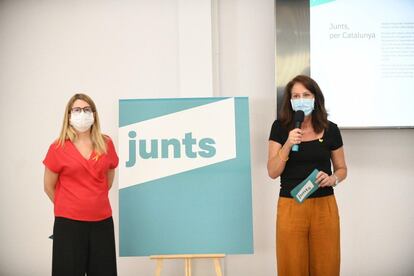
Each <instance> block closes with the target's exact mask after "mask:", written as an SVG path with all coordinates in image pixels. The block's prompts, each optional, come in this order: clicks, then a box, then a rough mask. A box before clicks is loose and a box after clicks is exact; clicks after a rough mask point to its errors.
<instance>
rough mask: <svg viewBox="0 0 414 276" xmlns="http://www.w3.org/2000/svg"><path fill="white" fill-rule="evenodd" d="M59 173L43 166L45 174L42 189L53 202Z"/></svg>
mask: <svg viewBox="0 0 414 276" xmlns="http://www.w3.org/2000/svg"><path fill="white" fill-rule="evenodd" d="M58 177H59V174H57V173H54V172H52V171H51V170H49V169H48V168H47V167H46V166H45V175H44V178H43V180H44V189H45V193H46V194H47V196H48V197H49V198H50V200H51V201H52V202H53V203H54V202H55V188H56V182H57V180H58Z"/></svg>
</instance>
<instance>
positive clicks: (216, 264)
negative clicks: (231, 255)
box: [214, 258, 223, 276]
mask: <svg viewBox="0 0 414 276" xmlns="http://www.w3.org/2000/svg"><path fill="white" fill-rule="evenodd" d="M214 268H215V269H216V276H223V274H222V273H221V265H220V260H219V259H218V258H215V259H214Z"/></svg>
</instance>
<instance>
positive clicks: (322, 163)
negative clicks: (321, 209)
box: [269, 120, 343, 197]
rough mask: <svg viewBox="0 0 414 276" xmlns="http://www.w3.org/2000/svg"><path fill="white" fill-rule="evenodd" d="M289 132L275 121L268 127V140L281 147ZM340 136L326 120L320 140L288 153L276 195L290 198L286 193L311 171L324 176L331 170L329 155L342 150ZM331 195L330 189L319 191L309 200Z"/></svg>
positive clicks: (325, 188) (320, 189) (333, 125)
mask: <svg viewBox="0 0 414 276" xmlns="http://www.w3.org/2000/svg"><path fill="white" fill-rule="evenodd" d="M288 135H289V131H288V130H287V129H286V128H284V127H283V126H282V124H281V123H280V121H279V120H276V121H275V122H274V123H273V125H272V130H271V132H270V137H269V140H272V141H275V142H277V143H279V144H281V145H282V146H283V145H284V144H285V142H286V140H287V138H288ZM342 145H343V143H342V137H341V133H340V131H339V128H338V126H337V125H336V124H334V123H332V122H331V121H329V126H328V129H325V131H324V134H323V137H322V138H321V139H316V140H312V141H306V142H302V143H300V144H299V151H297V152H294V151H291V152H290V154H289V160H288V161H287V162H286V166H285V169H284V170H283V172H282V175H281V176H280V183H281V185H280V186H281V189H280V196H282V197H292V196H291V195H290V191H291V190H293V188H295V187H296V185H298V184H299V183H300V182H302V180H304V179H305V178H306V177H308V175H309V174H310V173H311V172H312V171H313V170H314V169H318V170H320V171H324V172H325V173H327V174H328V175H331V174H332V170H331V152H332V151H333V150H336V149H338V148H340V147H342ZM332 194H333V188H332V187H324V188H319V189H318V190H316V191H315V192H314V193H313V194H311V195H310V197H322V196H328V195H332Z"/></svg>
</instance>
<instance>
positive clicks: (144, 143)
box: [125, 130, 216, 168]
mask: <svg viewBox="0 0 414 276" xmlns="http://www.w3.org/2000/svg"><path fill="white" fill-rule="evenodd" d="M128 136H129V138H130V140H129V143H128V145H129V159H128V161H127V162H126V163H125V165H126V167H127V168H129V167H132V166H134V165H135V163H136V155H137V154H139V156H140V157H141V158H142V159H149V158H181V156H182V155H183V156H184V155H185V156H186V157H188V158H197V157H201V158H211V157H213V156H214V155H215V154H216V148H215V144H216V142H215V141H214V139H213V138H203V139H199V140H197V139H196V138H194V137H193V133H192V132H188V133H185V134H184V137H183V138H181V139H177V138H169V139H151V140H149V141H148V140H146V139H136V137H137V132H136V131H134V130H131V131H130V132H129V133H128ZM137 145H138V149H137Z"/></svg>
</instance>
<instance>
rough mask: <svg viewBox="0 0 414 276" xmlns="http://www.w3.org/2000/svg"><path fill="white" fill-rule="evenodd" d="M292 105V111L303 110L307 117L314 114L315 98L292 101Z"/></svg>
mask: <svg viewBox="0 0 414 276" xmlns="http://www.w3.org/2000/svg"><path fill="white" fill-rule="evenodd" d="M290 103H291V104H292V109H293V110H294V111H298V110H302V111H303V113H305V116H308V115H310V114H311V113H312V111H313V109H314V107H315V98H313V99H302V98H300V99H294V100H293V99H291V100H290Z"/></svg>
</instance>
